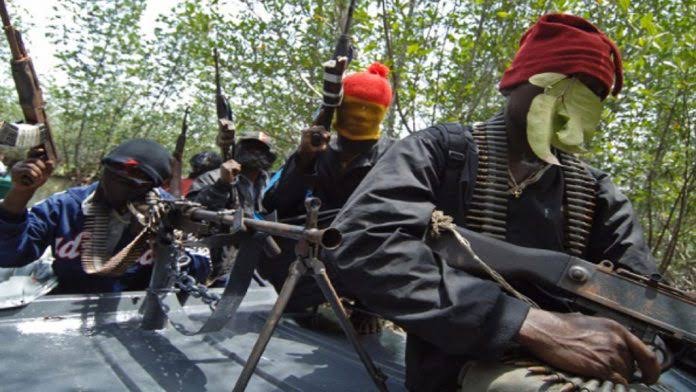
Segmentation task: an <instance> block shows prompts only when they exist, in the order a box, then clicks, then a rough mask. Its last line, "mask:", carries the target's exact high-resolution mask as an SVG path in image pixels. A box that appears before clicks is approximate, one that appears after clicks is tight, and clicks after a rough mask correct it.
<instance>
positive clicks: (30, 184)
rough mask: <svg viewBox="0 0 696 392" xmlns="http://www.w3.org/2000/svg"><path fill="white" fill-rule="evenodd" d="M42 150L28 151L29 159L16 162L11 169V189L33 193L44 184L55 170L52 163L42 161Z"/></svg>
mask: <svg viewBox="0 0 696 392" xmlns="http://www.w3.org/2000/svg"><path fill="white" fill-rule="evenodd" d="M43 155H44V150H43V149H42V148H34V149H31V150H30V151H29V154H28V156H29V158H27V159H25V160H23V161H21V162H18V163H17V164H15V165H14V166H13V167H12V172H11V173H12V187H13V188H14V189H15V190H17V191H21V192H32V193H33V192H34V191H36V190H37V189H38V188H40V187H41V186H42V185H43V184H45V183H46V181H47V180H48V178H49V177H50V176H51V174H52V173H53V169H54V168H55V166H54V163H53V161H51V160H47V161H44V160H42V159H41V158H39V157H41V156H43Z"/></svg>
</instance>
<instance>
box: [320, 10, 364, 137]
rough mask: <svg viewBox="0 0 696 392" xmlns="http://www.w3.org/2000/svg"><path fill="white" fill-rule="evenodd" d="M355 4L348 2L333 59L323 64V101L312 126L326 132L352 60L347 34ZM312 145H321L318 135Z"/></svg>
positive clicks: (338, 101) (341, 95)
mask: <svg viewBox="0 0 696 392" xmlns="http://www.w3.org/2000/svg"><path fill="white" fill-rule="evenodd" d="M356 2H357V1H356V0H351V1H350V5H349V6H348V13H347V14H346V22H345V24H344V25H343V29H342V30H341V35H340V37H338V43H337V44H336V49H335V50H334V53H333V57H332V59H331V60H329V61H327V62H325V63H324V64H323V67H324V89H323V99H322V103H321V108H320V109H319V112H318V114H317V116H316V117H315V118H314V121H313V122H312V125H321V126H323V127H324V129H326V130H327V131H330V130H331V122H332V121H333V116H334V112H335V111H336V108H337V107H338V105H340V104H341V100H342V98H343V73H344V72H345V71H346V68H348V65H349V64H350V62H351V60H352V59H353V46H352V45H351V42H350V41H351V39H350V36H349V35H348V34H349V32H350V27H351V24H352V23H353V12H354V11H355V3H356ZM312 145H314V146H319V145H321V136H320V135H319V134H313V135H312Z"/></svg>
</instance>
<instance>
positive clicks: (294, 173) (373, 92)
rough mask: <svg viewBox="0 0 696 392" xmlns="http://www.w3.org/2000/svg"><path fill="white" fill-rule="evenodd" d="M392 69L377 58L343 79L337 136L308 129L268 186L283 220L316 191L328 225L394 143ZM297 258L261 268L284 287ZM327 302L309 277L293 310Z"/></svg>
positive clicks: (364, 322)
mask: <svg viewBox="0 0 696 392" xmlns="http://www.w3.org/2000/svg"><path fill="white" fill-rule="evenodd" d="M388 74H389V68H387V67H386V66H385V65H383V64H380V63H377V62H375V63H373V64H372V65H370V66H369V67H368V68H367V70H365V71H362V72H356V73H353V74H350V75H347V76H346V77H345V78H343V100H342V101H341V104H340V105H339V106H338V108H337V109H336V113H335V115H336V117H335V121H334V123H333V127H334V129H336V131H337V135H336V137H335V138H333V139H332V138H331V137H330V134H329V132H328V130H326V129H324V127H322V126H313V127H310V128H307V129H304V130H303V131H302V137H301V140H300V144H299V146H298V148H297V151H296V152H295V153H294V154H292V155H291V156H290V157H289V158H288V160H287V161H286V162H285V164H284V165H283V167H282V168H281V169H280V172H279V173H278V174H276V176H274V179H273V180H272V181H271V185H270V187H269V189H268V190H267V191H266V195H265V197H264V199H263V206H264V207H265V208H266V210H268V211H276V212H277V214H278V218H279V219H281V220H282V219H287V218H291V217H295V216H298V215H302V214H304V213H305V211H306V209H305V204H304V203H305V198H306V197H307V196H308V195H310V194H311V195H312V196H313V197H318V198H319V199H320V200H321V203H322V204H321V210H320V222H319V224H320V226H322V227H327V226H328V223H330V222H331V220H332V219H333V217H334V216H335V214H336V212H337V211H338V209H340V208H341V207H343V205H344V204H345V202H346V200H348V197H349V196H350V195H351V193H353V190H355V188H356V187H357V186H358V184H360V181H362V179H363V178H364V177H365V175H367V173H368V172H369V171H370V170H371V169H372V167H373V166H374V164H375V163H376V162H377V160H378V159H379V158H380V157H381V156H382V155H383V154H384V153H385V152H386V151H387V149H388V148H389V147H390V146H391V145H392V143H393V139H391V138H389V137H386V136H382V130H381V124H382V120H383V119H384V116H385V114H386V112H387V110H388V108H389V105H390V104H391V100H392V89H391V85H390V84H389V81H388V80H387V75H388ZM313 135H319V136H320V137H319V140H321V143H319V145H316V146H315V145H313V144H312V138H313ZM314 138H316V136H314ZM281 247H283V248H284V250H285V252H283V254H284V255H286V256H287V255H292V254H293V252H292V246H291V244H290V243H284V241H281ZM281 259H282V261H281ZM292 261H293V259H292V257H282V256H281V257H280V258H277V259H273V260H268V261H267V262H265V263H262V264H261V266H260V268H259V269H260V272H261V274H262V276H264V277H265V278H267V279H269V280H270V281H271V282H272V283H273V285H274V286H275V287H276V289H278V290H279V289H280V287H281V286H282V284H283V282H284V281H285V278H286V277H287V273H288V266H289V265H290V263H291V262H292ZM339 294H340V290H339ZM322 302H323V296H322V295H321V292H320V291H319V289H318V287H316V285H315V284H314V282H313V280H311V278H309V277H307V278H304V280H302V281H301V283H300V284H299V285H298V287H297V289H296V294H295V295H294V296H293V298H292V300H291V302H290V309H292V311H300V310H304V309H305V308H312V307H315V306H316V305H319V304H321V303H322ZM352 319H353V322H354V323H355V324H356V325H355V327H356V329H357V330H358V332H360V333H372V332H377V331H379V329H380V325H379V323H377V321H376V319H375V318H373V317H371V316H366V315H364V314H361V313H359V312H355V313H354V315H353V316H352ZM316 320H318V319H316ZM316 320H312V321H311V323H314V322H315V321H316ZM319 322H321V321H319Z"/></svg>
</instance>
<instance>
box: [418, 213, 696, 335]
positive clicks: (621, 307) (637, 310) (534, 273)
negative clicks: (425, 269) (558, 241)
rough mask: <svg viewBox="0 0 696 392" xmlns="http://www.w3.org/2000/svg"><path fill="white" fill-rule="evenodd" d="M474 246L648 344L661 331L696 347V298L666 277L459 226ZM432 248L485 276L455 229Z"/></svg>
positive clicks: (507, 274) (506, 270)
mask: <svg viewBox="0 0 696 392" xmlns="http://www.w3.org/2000/svg"><path fill="white" fill-rule="evenodd" d="M457 230H458V232H459V234H461V236H462V237H464V238H466V239H467V240H468V241H469V243H470V244H471V251H473V253H475V254H476V255H478V256H479V258H480V259H481V260H483V261H484V262H485V263H486V264H487V265H488V266H489V267H491V268H492V269H494V270H495V271H497V272H498V273H499V274H500V275H502V276H503V277H504V278H506V279H510V280H512V281H515V280H517V281H522V280H524V281H529V282H535V283H537V284H539V285H540V286H542V287H546V288H551V289H556V290H560V291H561V292H562V293H563V295H564V297H565V298H566V299H569V300H570V301H571V303H572V306H573V307H577V308H578V310H580V311H582V313H586V314H591V315H595V316H600V317H606V318H610V319H613V320H615V321H617V322H619V323H620V324H622V325H624V326H625V327H627V328H628V329H629V330H631V332H633V333H634V334H635V335H636V336H638V337H639V338H641V339H642V340H643V341H644V342H646V343H651V342H653V341H654V340H655V337H656V335H661V336H662V337H665V338H666V339H667V340H672V341H676V342H678V343H679V345H680V346H681V347H691V348H692V349H693V348H695V347H696V298H695V297H694V296H693V295H690V294H688V293H685V292H683V291H680V290H677V289H675V288H673V287H670V286H668V285H666V284H664V283H662V282H661V276H659V275H658V276H649V277H644V276H642V275H638V274H635V273H632V272H630V271H627V270H625V269H621V268H615V266H614V265H613V264H612V263H611V262H609V261H604V262H602V263H600V264H594V263H590V262H588V261H585V260H582V259H580V258H578V257H575V256H570V255H568V254H565V253H561V252H555V251H550V250H544V249H532V248H525V247H521V246H516V245H512V244H509V243H507V242H504V241H500V240H497V239H494V238H490V237H487V236H485V235H483V234H480V233H477V232H474V231H471V230H467V229H464V228H461V227H458V228H457ZM429 245H430V246H431V248H432V249H433V251H434V252H435V253H437V254H439V255H440V256H441V257H442V258H443V259H444V260H445V261H446V262H447V264H449V265H450V266H451V267H453V268H457V269H461V270H464V271H467V272H469V273H472V274H474V275H480V276H484V277H485V274H484V273H483V270H482V269H481V267H480V266H479V264H477V263H476V262H475V261H474V255H473V254H472V253H471V252H470V251H469V250H467V249H466V248H463V247H461V246H460V244H459V243H458V242H457V241H456V240H455V238H454V236H453V234H452V233H451V232H446V233H444V234H442V236H440V237H439V238H438V239H432V240H430V241H429Z"/></svg>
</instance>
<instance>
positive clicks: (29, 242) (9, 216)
mask: <svg viewBox="0 0 696 392" xmlns="http://www.w3.org/2000/svg"><path fill="white" fill-rule="evenodd" d="M170 159H172V157H171V155H170V154H169V152H167V150H165V149H164V147H162V146H161V145H159V144H157V143H156V142H154V141H151V140H146V139H133V140H129V141H126V142H124V143H122V144H121V145H119V146H118V147H116V148H115V149H114V150H113V151H111V152H110V153H109V154H108V155H107V156H106V157H105V158H104V159H103V160H102V164H103V173H102V179H101V181H99V182H96V183H94V184H92V185H88V186H84V187H77V188H70V189H68V190H67V191H65V192H60V193H56V194H54V195H52V196H50V197H49V198H47V199H46V200H44V201H42V202H40V203H38V204H36V205H35V206H33V207H32V208H31V209H30V210H28V211H27V203H28V202H29V200H30V199H31V197H32V196H33V195H34V192H36V190H37V189H38V188H39V187H41V186H42V185H43V184H44V183H45V182H46V180H47V179H48V177H49V176H50V175H51V173H52V171H53V162H51V161H47V162H44V161H42V160H41V159H38V158H29V159H27V160H25V161H22V162H20V163H18V164H16V165H15V166H14V167H13V168H12V188H11V189H10V191H9V193H8V194H7V196H6V197H5V199H4V200H3V201H2V203H1V204H0V266H1V267H18V266H22V265H25V264H28V263H30V262H32V261H33V260H36V259H37V258H39V256H41V255H42V254H43V252H44V250H45V249H46V248H47V247H48V246H50V247H51V249H52V251H53V254H54V257H55V261H54V263H53V270H54V272H55V274H56V276H57V277H58V287H57V288H56V290H55V291H54V292H57V293H95V292H115V291H122V290H142V289H145V288H146V287H147V286H148V284H149V282H150V275H151V272H152V253H151V251H150V250H149V247H148V243H147V241H146V236H145V235H144V233H145V232H144V230H143V227H142V225H141V223H140V222H139V221H138V219H137V216H138V215H141V213H140V212H139V210H138V209H137V207H136V205H138V204H139V203H142V202H143V200H144V198H145V196H146V194H147V193H148V192H150V191H151V190H155V192H157V193H159V194H160V195H162V196H163V197H168V195H167V194H166V193H164V191H162V190H160V189H159V188H157V187H159V186H160V185H162V183H163V182H164V181H165V180H166V179H167V178H169V177H170V176H171V166H170ZM25 177H30V178H31V179H32V180H33V182H32V184H31V185H24V184H23V182H22V178H25ZM192 256H193V257H192V263H191V264H190V267H189V268H190V270H189V273H191V274H192V275H193V276H195V277H196V278H197V279H199V281H204V280H205V278H206V277H207V276H208V273H209V272H210V266H209V262H208V260H207V259H206V258H202V257H197V256H195V255H192Z"/></svg>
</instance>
